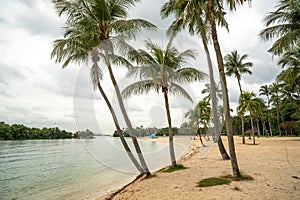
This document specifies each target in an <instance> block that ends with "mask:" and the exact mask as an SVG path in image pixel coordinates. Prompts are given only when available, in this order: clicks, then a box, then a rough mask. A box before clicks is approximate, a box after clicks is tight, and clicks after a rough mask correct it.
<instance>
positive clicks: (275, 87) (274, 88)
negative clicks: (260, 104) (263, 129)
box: [270, 81, 281, 136]
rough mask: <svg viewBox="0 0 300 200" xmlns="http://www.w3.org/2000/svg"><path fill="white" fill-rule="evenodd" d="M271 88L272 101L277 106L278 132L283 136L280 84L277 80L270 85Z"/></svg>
mask: <svg viewBox="0 0 300 200" xmlns="http://www.w3.org/2000/svg"><path fill="white" fill-rule="evenodd" d="M270 90H271V98H270V101H271V102H273V103H274V104H275V107H276V117H277V128H278V132H279V135H280V136H281V129H280V110H279V107H280V100H281V99H280V95H279V93H280V85H279V84H278V82H277V81H275V82H274V83H273V84H271V86H270Z"/></svg>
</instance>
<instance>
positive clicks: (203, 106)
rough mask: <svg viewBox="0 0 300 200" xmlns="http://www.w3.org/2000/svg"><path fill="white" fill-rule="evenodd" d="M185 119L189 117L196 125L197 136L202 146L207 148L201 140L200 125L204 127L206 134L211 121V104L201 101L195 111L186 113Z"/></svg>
mask: <svg viewBox="0 0 300 200" xmlns="http://www.w3.org/2000/svg"><path fill="white" fill-rule="evenodd" d="M185 117H189V119H190V121H191V123H192V124H195V125H196V127H197V135H199V137H200V142H201V144H202V146H205V145H204V144H203V141H202V138H201V130H200V124H202V125H203V127H204V128H203V130H204V132H207V130H208V127H209V123H210V121H211V107H210V105H209V102H208V101H206V100H202V101H199V102H198V103H197V105H196V106H195V108H194V109H192V110H190V111H188V112H187V113H185Z"/></svg>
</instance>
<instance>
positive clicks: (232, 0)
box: [206, 0, 251, 177]
mask: <svg viewBox="0 0 300 200" xmlns="http://www.w3.org/2000/svg"><path fill="white" fill-rule="evenodd" d="M245 2H251V0H227V1H226V3H227V4H229V9H230V10H231V11H232V10H236V6H237V5H242V4H244V3H245ZM207 3H208V4H207V10H206V12H207V13H208V16H209V22H210V27H211V38H212V40H213V45H214V49H215V53H216V58H217V63H218V70H219V75H220V81H221V87H222V91H223V105H224V109H225V119H226V120H225V121H226V132H227V138H228V146H229V151H230V157H231V166H232V171H233V175H234V176H235V177H240V176H241V173H240V171H239V167H238V163H237V158H236V154H235V147H234V140H233V129H232V120H231V116H230V106H229V97H228V88H227V82H226V76H225V72H224V63H223V56H222V52H221V48H220V44H219V40H218V33H217V26H216V23H217V13H216V12H215V6H216V5H217V6H220V7H222V4H223V1H221V0H217V1H216V0H208V1H207Z"/></svg>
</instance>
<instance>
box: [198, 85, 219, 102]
mask: <svg viewBox="0 0 300 200" xmlns="http://www.w3.org/2000/svg"><path fill="white" fill-rule="evenodd" d="M215 86H216V88H215V91H216V95H217V97H218V99H222V90H221V89H220V85H219V84H218V85H215ZM211 89H212V88H211V86H210V84H209V83H206V84H205V88H204V89H203V90H202V91H201V93H202V94H207V95H206V96H205V97H204V98H203V100H205V101H211ZM218 99H217V100H218Z"/></svg>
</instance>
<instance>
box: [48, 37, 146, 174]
mask: <svg viewBox="0 0 300 200" xmlns="http://www.w3.org/2000/svg"><path fill="white" fill-rule="evenodd" d="M89 42H92V41H88V40H85V39H84V38H80V37H78V38H76V40H74V38H72V37H70V38H65V39H60V40H56V41H54V48H53V51H52V53H51V57H52V58H53V57H56V62H59V63H61V62H62V63H63V68H65V67H67V66H68V65H69V63H70V62H76V63H81V62H85V61H86V60H91V61H92V63H93V64H92V67H91V70H90V75H91V80H92V83H93V87H94V90H96V89H97V88H98V90H99V92H100V94H101V96H102V97H103V99H104V100H105V102H106V105H107V107H108V108H109V110H110V112H111V115H112V117H113V121H114V124H115V127H116V129H117V131H118V133H119V136H120V140H121V142H122V145H123V147H124V149H125V150H126V152H127V154H128V156H129V158H130V159H131V161H132V162H133V164H134V165H135V167H136V168H137V170H138V171H139V172H140V173H141V174H143V173H144V171H143V168H142V167H141V166H140V164H139V163H138V161H137V160H136V159H135V157H134V155H133V153H132V152H131V149H130V147H129V146H128V144H127V142H126V140H125V139H124V136H123V133H122V130H121V128H120V125H119V122H118V119H117V117H116V114H115V111H114V109H113V108H112V106H111V103H110V101H109V100H108V98H107V96H106V94H105V92H104V90H103V87H102V85H101V82H100V81H101V80H102V77H103V75H102V71H101V69H100V68H99V66H98V62H99V60H100V57H99V52H98V49H97V47H94V48H92V47H93V45H91V44H89Z"/></svg>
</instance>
